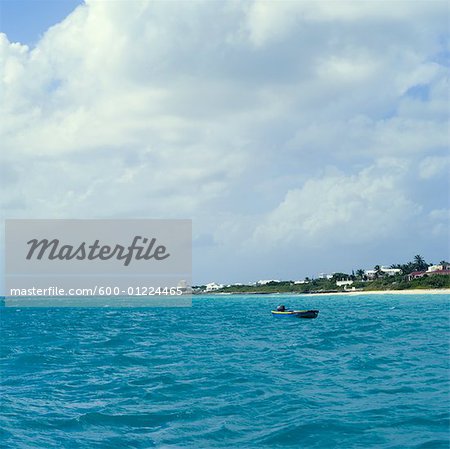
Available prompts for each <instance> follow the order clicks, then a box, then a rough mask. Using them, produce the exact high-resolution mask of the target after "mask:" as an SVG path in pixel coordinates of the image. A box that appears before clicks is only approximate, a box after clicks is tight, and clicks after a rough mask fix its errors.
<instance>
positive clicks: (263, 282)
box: [257, 279, 280, 285]
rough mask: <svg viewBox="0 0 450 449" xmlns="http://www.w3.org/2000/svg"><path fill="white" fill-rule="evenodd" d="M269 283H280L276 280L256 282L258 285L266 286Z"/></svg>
mask: <svg viewBox="0 0 450 449" xmlns="http://www.w3.org/2000/svg"><path fill="white" fill-rule="evenodd" d="M270 282H276V283H278V282H280V281H279V280H278V279H263V280H261V281H258V282H257V284H258V285H266V284H269V283H270Z"/></svg>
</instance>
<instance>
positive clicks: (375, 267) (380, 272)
mask: <svg viewBox="0 0 450 449" xmlns="http://www.w3.org/2000/svg"><path fill="white" fill-rule="evenodd" d="M373 269H374V270H375V279H378V278H379V277H380V276H381V274H382V273H383V272H382V271H381V267H380V266H379V265H375V266H374V267H373Z"/></svg>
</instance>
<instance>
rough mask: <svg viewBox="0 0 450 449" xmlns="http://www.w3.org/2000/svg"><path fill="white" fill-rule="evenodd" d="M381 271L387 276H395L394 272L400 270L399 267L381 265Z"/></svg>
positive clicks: (397, 272)
mask: <svg viewBox="0 0 450 449" xmlns="http://www.w3.org/2000/svg"><path fill="white" fill-rule="evenodd" d="M381 271H382V272H383V273H384V274H387V275H388V276H395V275H396V274H401V273H402V270H400V268H389V267H381Z"/></svg>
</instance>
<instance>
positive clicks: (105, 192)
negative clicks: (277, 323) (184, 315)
mask: <svg viewBox="0 0 450 449" xmlns="http://www.w3.org/2000/svg"><path fill="white" fill-rule="evenodd" d="M1 4H2V15H1V23H0V24H1V31H2V32H3V34H1V35H0V60H1V61H2V70H1V83H2V86H1V91H0V92H1V106H2V109H1V117H0V121H1V127H0V132H1V135H0V142H1V158H2V161H1V173H0V176H1V178H0V179H1V181H2V182H1V201H2V206H1V208H2V213H3V215H4V217H7V218H12V217H14V218H112V217H120V218H124V217H130V218H139V217H142V218H144V217H145V218H192V219H193V224H194V282H196V283H201V282H205V281H213V280H214V281H217V282H219V281H220V282H247V281H251V280H257V279H267V278H276V279H299V278H303V277H305V276H310V277H311V276H316V275H317V274H318V273H320V272H332V271H347V272H348V271H351V270H352V269H355V270H356V269H358V268H371V267H373V265H375V264H386V265H389V264H391V263H396V262H404V261H407V260H410V259H411V258H412V257H413V256H414V255H415V254H417V253H420V254H422V255H423V256H424V257H425V259H426V260H427V261H430V262H438V261H439V260H441V259H443V258H448V257H449V183H448V180H449V178H448V173H449V168H450V165H449V158H448V144H449V128H448V113H449V94H448V92H449V85H448V84H449V76H448V66H449V60H450V58H449V56H450V51H449V35H448V28H447V27H448V20H449V4H448V2H446V1H433V0H431V1H430V0H427V1H424V2H421V1H409V2H404V1H349V2H345V1H339V2H338V1H326V2H322V1H245V2H244V1H235V0H230V1H227V2H225V1H224V2H219V1H217V2H216V1H209V0H206V1H191V2H186V1H183V2H181V1H180V2H177V1H170V2H166V1H146V0H142V1H140V0H139V1H133V0H127V1H98V0H96V1H94V0H87V1H86V2H85V3H82V2H77V1H65V2H56V1H37V0H34V1H31V0H28V1H24V0H18V1H14V2H13V1H10V0H1Z"/></svg>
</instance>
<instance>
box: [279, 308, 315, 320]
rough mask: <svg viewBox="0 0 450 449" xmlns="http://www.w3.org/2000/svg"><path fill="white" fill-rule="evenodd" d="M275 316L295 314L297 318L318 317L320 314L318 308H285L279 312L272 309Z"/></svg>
mask: <svg viewBox="0 0 450 449" xmlns="http://www.w3.org/2000/svg"><path fill="white" fill-rule="evenodd" d="M272 315H273V316H280V317H281V316H294V317H297V318H317V315H319V311H318V310H285V311H284V312H279V311H278V310H272Z"/></svg>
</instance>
